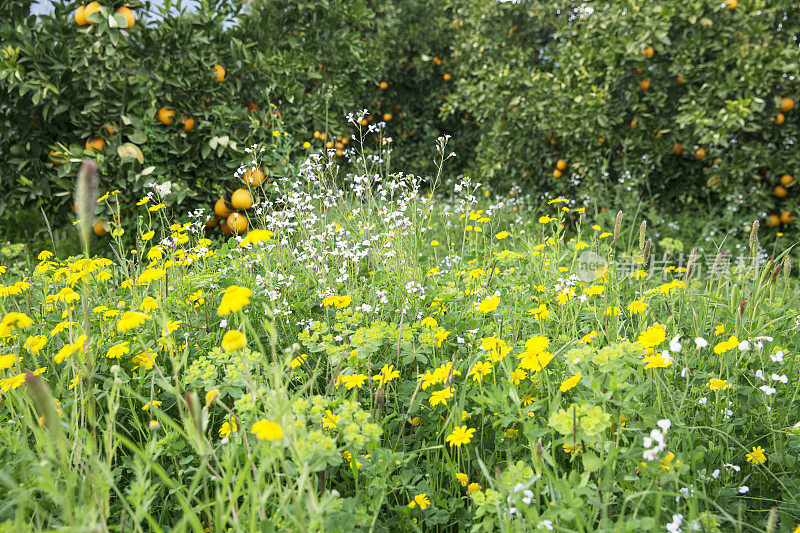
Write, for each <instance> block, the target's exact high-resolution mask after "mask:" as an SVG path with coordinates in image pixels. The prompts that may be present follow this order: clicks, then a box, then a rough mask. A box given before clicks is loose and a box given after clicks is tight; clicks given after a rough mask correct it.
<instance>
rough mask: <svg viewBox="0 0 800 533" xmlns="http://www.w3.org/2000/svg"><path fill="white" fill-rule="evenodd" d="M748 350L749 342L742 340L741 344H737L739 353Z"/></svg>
mask: <svg viewBox="0 0 800 533" xmlns="http://www.w3.org/2000/svg"><path fill="white" fill-rule="evenodd" d="M749 349H750V342H749V341H747V340H743V341H742V342H740V343H739V351H740V352H745V351H747V350H749Z"/></svg>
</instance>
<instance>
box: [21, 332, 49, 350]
mask: <svg viewBox="0 0 800 533" xmlns="http://www.w3.org/2000/svg"><path fill="white" fill-rule="evenodd" d="M45 344H47V337H46V336H44V335H34V336H32V337H28V339H27V340H26V341H25V349H26V350H28V351H29V352H30V353H32V354H34V355H38V354H39V352H41V351H42V348H44V345H45Z"/></svg>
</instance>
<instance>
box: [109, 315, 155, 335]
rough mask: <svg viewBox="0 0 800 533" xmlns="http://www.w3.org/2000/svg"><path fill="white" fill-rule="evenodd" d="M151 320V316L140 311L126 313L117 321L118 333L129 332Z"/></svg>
mask: <svg viewBox="0 0 800 533" xmlns="http://www.w3.org/2000/svg"><path fill="white" fill-rule="evenodd" d="M149 319H150V315H147V314H145V313H140V312H139V311H125V312H124V313H122V316H121V317H120V319H119V320H117V331H119V332H120V333H125V332H126V331H128V330H131V329H135V328H138V327H139V326H141V325H142V324H144V323H145V322H146V321H147V320H149Z"/></svg>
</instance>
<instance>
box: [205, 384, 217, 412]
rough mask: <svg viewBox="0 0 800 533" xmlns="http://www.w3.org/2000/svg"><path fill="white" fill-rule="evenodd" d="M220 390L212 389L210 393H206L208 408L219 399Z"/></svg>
mask: <svg viewBox="0 0 800 533" xmlns="http://www.w3.org/2000/svg"><path fill="white" fill-rule="evenodd" d="M219 396H220V394H219V389H211V390H210V391H208V392H206V408H208V406H210V405H211V404H212V403H213V402H214V400H216V399H217V398H219Z"/></svg>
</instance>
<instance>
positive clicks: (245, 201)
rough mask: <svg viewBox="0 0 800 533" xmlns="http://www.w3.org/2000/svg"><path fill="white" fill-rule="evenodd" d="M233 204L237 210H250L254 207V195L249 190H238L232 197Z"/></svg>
mask: <svg viewBox="0 0 800 533" xmlns="http://www.w3.org/2000/svg"><path fill="white" fill-rule="evenodd" d="M231 204H232V205H233V207H235V208H236V209H250V207H251V206H252V205H253V195H252V194H250V191H248V190H247V189H236V190H235V191H233V195H232V196H231Z"/></svg>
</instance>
